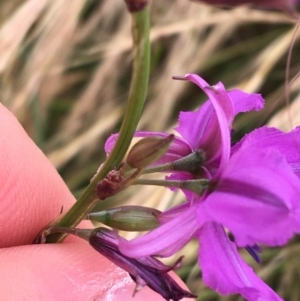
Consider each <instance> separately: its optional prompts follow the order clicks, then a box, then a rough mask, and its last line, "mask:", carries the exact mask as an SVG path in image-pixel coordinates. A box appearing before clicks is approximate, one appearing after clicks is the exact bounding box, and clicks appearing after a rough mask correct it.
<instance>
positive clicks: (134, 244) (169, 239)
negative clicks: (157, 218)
mask: <svg viewBox="0 0 300 301" xmlns="http://www.w3.org/2000/svg"><path fill="white" fill-rule="evenodd" d="M196 230H197V221H196V210H195V206H191V207H189V208H188V209H187V210H186V211H183V212H182V213H181V214H179V215H178V216H176V217H175V218H174V219H172V220H170V221H169V222H167V223H165V224H163V225H161V226H160V227H158V228H157V229H155V230H153V231H151V232H149V233H147V234H145V235H143V236H141V237H138V238H135V239H133V240H131V241H125V240H120V241H119V249H120V251H121V252H122V253H123V254H125V255H127V256H129V257H145V256H149V255H159V256H161V257H168V256H171V255H173V254H174V253H175V252H177V251H178V250H180V249H181V248H182V247H183V246H184V245H185V244H186V243H187V242H188V241H189V240H191V239H192V237H193V235H194V233H195V231H196Z"/></svg>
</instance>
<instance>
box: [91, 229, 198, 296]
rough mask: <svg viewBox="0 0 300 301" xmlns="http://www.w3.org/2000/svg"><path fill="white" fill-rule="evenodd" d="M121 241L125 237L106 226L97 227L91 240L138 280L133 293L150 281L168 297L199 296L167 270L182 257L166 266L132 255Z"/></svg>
mask: <svg viewBox="0 0 300 301" xmlns="http://www.w3.org/2000/svg"><path fill="white" fill-rule="evenodd" d="M120 241H126V240H125V239H124V238H122V237H120V236H118V235H117V234H116V233H115V232H113V231H111V230H109V229H106V228H96V229H94V230H93V231H92V232H91V234H90V236H89V243H90V245H91V246H92V247H93V248H94V249H95V250H97V251H98V252H99V253H100V254H102V255H103V256H105V257H106V258H107V259H109V260H110V261H112V262H113V263H115V264H116V265H118V266H119V267H121V268H122V269H124V270H125V271H127V272H128V273H129V275H130V276H131V278H132V279H133V280H134V281H135V282H136V288H135V291H134V294H135V293H136V292H137V291H139V290H140V289H141V288H142V287H144V286H145V285H147V286H148V287H150V288H151V289H152V290H154V291H156V292H157V293H159V294H160V295H161V296H162V297H163V298H164V299H166V300H173V301H179V300H181V299H182V298H184V297H186V298H196V297H197V296H195V295H193V294H191V293H190V292H188V291H185V290H184V289H182V288H181V287H180V286H179V285H178V284H177V283H176V282H175V281H174V280H173V278H172V277H171V276H170V275H169V274H168V272H169V271H170V270H172V269H174V268H176V267H178V266H179V265H180V263H181V260H182V257H181V258H179V259H178V260H177V261H176V263H175V264H174V266H172V267H169V266H166V265H164V264H163V263H161V262H160V261H158V260H157V259H155V258H152V257H150V256H148V257H141V258H136V259H135V258H130V257H127V256H125V255H124V254H122V253H121V252H120V251H119V248H118V243H119V242H120Z"/></svg>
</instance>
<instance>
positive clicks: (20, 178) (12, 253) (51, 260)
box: [0, 104, 191, 301]
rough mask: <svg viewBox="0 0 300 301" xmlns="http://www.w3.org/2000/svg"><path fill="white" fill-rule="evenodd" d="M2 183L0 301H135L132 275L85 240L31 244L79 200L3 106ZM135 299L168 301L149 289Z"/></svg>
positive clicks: (0, 122)
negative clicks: (51, 222) (47, 225)
mask: <svg viewBox="0 0 300 301" xmlns="http://www.w3.org/2000/svg"><path fill="white" fill-rule="evenodd" d="M0 183H1V186H0V187H1V189H0V212H1V214H0V267H1V268H0V280H1V281H0V292H1V293H0V295H1V300H3V301H6V300H8V301H14V300H18V301H19V300H30V301H35V300H38V301H48V300H49V301H50V300H55V301H56V300H60V301H68V300H70V301H71V300H72V301H77V300H78V301H79V300H80V301H92V300H93V301H96V300H97V301H100V300H103V301H104V300H105V301H110V300H114V301H118V300H120V301H121V300H122V301H124V300H125V301H127V300H131V299H132V293H133V290H134V287H135V283H134V282H133V281H132V280H131V278H130V277H129V276H128V274H127V273H126V272H125V271H123V270H122V269H120V268H119V267H117V266H115V265H114V264H112V263H111V262H109V261H108V260H107V259H106V258H104V257H102V256H101V255H100V254H99V253H97V252H96V251H95V250H94V249H93V248H92V247H90V246H89V245H88V243H86V242H85V241H83V240H81V239H79V238H75V237H68V238H67V240H66V241H65V242H64V243H60V244H45V245H32V244H31V243H32V241H33V239H34V238H35V236H36V235H37V233H38V232H39V231H40V230H41V229H42V227H44V226H45V225H46V224H48V223H49V222H50V221H52V220H53V219H54V218H56V217H57V216H58V215H59V213H60V211H61V208H63V210H64V211H66V210H67V209H68V208H70V206H71V205H72V204H73V203H74V201H75V199H74V197H73V196H72V194H71V192H70V191H69V190H68V188H67V186H66V185H65V184H64V182H63V180H62V179H61V178H60V176H59V175H58V173H57V171H56V170H55V168H54V167H53V166H52V164H51V163H50V162H49V161H48V159H47V158H46V157H45V155H44V154H43V153H42V152H41V150H39V148H38V147H37V146H36V145H35V144H34V143H33V142H32V140H31V139H30V138H29V137H28V135H27V134H26V132H25V131H24V130H23V128H22V127H21V125H20V124H19V123H18V121H17V120H16V118H15V117H14V116H13V115H12V114H11V113H10V112H9V111H8V110H7V109H6V108H4V107H3V106H2V105H1V104H0ZM86 226H88V225H87V224H86V223H85V224H81V227H86ZM173 276H174V274H173ZM174 277H176V276H174ZM177 279H178V278H177ZM178 281H179V280H178ZM181 285H182V286H183V287H184V285H183V284H182V283H181ZM132 300H133V301H142V300H143V301H144V300H150V301H162V300H164V299H163V298H162V297H161V296H160V295H158V294H157V293H155V292H153V291H152V290H150V289H149V288H148V287H145V288H143V289H142V290H141V291H139V292H138V293H137V294H136V296H135V297H134V298H133V299H132ZM185 300H187V299H185ZM189 300H191V299H189Z"/></svg>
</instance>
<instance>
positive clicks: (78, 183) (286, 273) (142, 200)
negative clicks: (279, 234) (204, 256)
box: [0, 0, 300, 301]
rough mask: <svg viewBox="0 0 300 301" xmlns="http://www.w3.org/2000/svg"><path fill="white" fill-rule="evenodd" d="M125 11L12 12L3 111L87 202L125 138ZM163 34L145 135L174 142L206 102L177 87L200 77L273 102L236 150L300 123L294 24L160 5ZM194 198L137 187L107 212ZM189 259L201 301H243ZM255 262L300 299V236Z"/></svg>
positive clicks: (24, 5)
mask: <svg viewBox="0 0 300 301" xmlns="http://www.w3.org/2000/svg"><path fill="white" fill-rule="evenodd" d="M123 2H124V1H122V0H113V1H112V0H111V1H100V0H72V1H61V0H27V1H24V0H23V1H22V0H2V1H1V2H0V101H1V102H2V103H3V104H4V105H5V106H6V107H8V108H9V109H10V110H11V111H12V112H13V113H14V114H15V115H16V117H17V118H18V120H19V121H20V122H21V124H22V125H23V127H24V128H25V130H26V131H27V132H28V134H29V135H30V137H31V138H32V139H33V140H34V141H35V143H36V144H37V145H38V146H39V147H40V148H41V149H42V150H43V151H44V153H45V154H46V155H47V156H48V158H49V159H50V160H51V162H52V163H53V164H54V166H55V167H56V168H57V170H58V171H59V173H60V174H61V176H62V177H63V179H64V180H65V182H66V183H67V185H68V187H69V188H70V190H71V191H72V192H73V193H74V195H75V196H76V197H78V196H79V195H80V192H81V191H82V189H84V188H85V187H86V185H87V184H88V183H89V180H90V178H91V177H92V176H93V175H94V174H95V172H96V170H97V169H98V167H99V165H100V164H101V163H102V162H103V160H104V158H105V152H104V150H103V145H104V142H105V140H106V139H107V138H108V137H109V135H110V134H111V133H114V132H117V131H118V129H119V126H120V122H121V120H122V113H123V108H124V106H125V104H126V100H127V96H128V90H129V84H130V77H131V62H132V53H131V35H130V25H131V20H130V16H129V14H128V12H127V10H126V7H125V4H124V3H123ZM151 25H152V31H151V45H152V63H151V75H150V86H149V92H148V98H147V103H146V107H145V110H144V114H143V117H142V119H141V122H140V125H139V129H142V130H152V131H155V130H156V131H166V132H172V129H173V127H174V126H175V125H176V122H177V117H178V114H179V112H180V111H186V110H193V109H196V108H197V107H198V106H199V105H200V104H201V102H203V101H204V100H205V98H204V95H203V93H202V92H201V91H200V90H199V89H198V88H197V87H196V86H194V85H193V84H191V83H187V82H182V81H174V80H172V76H174V75H184V74H186V73H190V72H194V73H198V74H200V75H201V76H202V77H203V78H204V79H206V81H208V82H209V83H210V84H215V83H217V82H218V81H222V82H223V83H224V85H225V86H226V87H227V89H232V88H240V89H243V90H245V91H247V92H257V93H261V94H262V95H263V97H264V98H265V100H266V105H265V109H264V110H262V111H261V112H259V113H250V114H244V115H241V116H238V118H237V119H236V122H235V125H234V129H235V131H236V132H235V137H234V139H236V140H237V139H239V138H241V137H242V136H243V134H244V133H246V132H248V131H251V130H252V129H254V128H255V127H258V126H262V125H264V124H270V125H272V126H277V127H279V128H281V129H282V130H285V131H287V130H289V129H291V128H293V127H295V126H296V125H298V124H300V116H299V113H298V112H299V109H300V99H299V98H300V94H299V89H300V85H299V84H300V80H299V78H295V80H293V78H294V77H295V76H296V74H297V72H299V70H300V65H299V63H300V57H299V51H300V45H299V36H300V31H299V30H298V31H296V30H295V26H296V21H295V19H294V18H293V17H292V16H290V15H288V14H287V13H285V12H281V11H269V10H256V9H252V8H250V7H247V6H244V7H239V8H235V9H230V10H229V9H226V10H224V9H223V10H221V9H218V8H214V7H211V6H208V5H204V4H200V3H194V2H189V1H187V0H173V1H169V0H165V1H158V0H157V1H155V0H153V1H152V2H151ZM293 36H294V40H295V43H294V44H293V45H292V39H293ZM290 49H292V51H293V54H294V55H292V58H291V63H290V71H289V77H288V78H287V76H286V66H287V54H288V52H289V51H290ZM286 80H288V82H289V85H286ZM286 90H288V91H289V93H288V95H287V93H286V92H285V91H286ZM182 200H183V197H182V195H181V194H179V193H178V194H175V195H174V193H170V191H168V190H167V189H164V188H156V187H134V188H130V189H127V190H126V191H124V192H122V193H121V194H118V195H116V196H115V197H114V198H111V199H108V200H106V201H104V202H101V203H100V204H99V206H98V210H100V209H105V208H108V207H113V206H117V205H121V204H122V205H123V204H140V205H144V206H150V207H155V208H158V209H160V210H165V209H167V208H169V207H170V206H173V205H175V204H178V203H179V202H181V201H182ZM135 235H136V233H128V234H126V236H127V238H132V237H134V236H135ZM181 254H184V255H185V259H184V262H183V266H182V268H180V269H179V270H178V271H177V272H178V274H179V275H180V276H181V277H182V278H183V279H184V281H185V282H186V283H187V285H188V286H189V288H190V289H191V291H192V292H193V293H195V294H198V296H199V298H198V300H201V301H202V300H203V301H204V300H207V301H208V300H209V301H215V300H222V301H225V300H226V301H229V300H232V301H233V300H243V299H242V298H241V297H237V296H230V297H224V296H218V295H217V294H216V293H214V292H213V291H211V290H209V289H207V288H206V287H205V285H204V284H203V283H202V281H201V271H200V270H199V266H198V263H197V244H196V243H195V242H191V243H190V244H189V245H188V246H187V247H186V248H185V249H184V250H182V251H181ZM244 258H245V259H246V260H247V261H248V262H249V264H250V265H252V266H253V267H254V269H255V270H256V271H257V272H258V274H259V275H260V276H261V277H262V278H263V279H264V280H266V281H267V283H269V285H270V286H271V287H273V288H274V290H276V291H278V292H279V294H280V295H281V296H282V297H284V299H285V300H286V301H299V300H300V286H299V279H300V239H299V238H296V239H294V240H293V241H291V242H290V243H289V245H288V246H286V247H284V248H281V249H279V248H278V249H276V248H273V249H268V248H264V252H263V253H262V259H263V264H262V265H258V264H256V263H255V262H254V260H253V259H252V258H250V256H249V255H247V254H246V253H245V254H244Z"/></svg>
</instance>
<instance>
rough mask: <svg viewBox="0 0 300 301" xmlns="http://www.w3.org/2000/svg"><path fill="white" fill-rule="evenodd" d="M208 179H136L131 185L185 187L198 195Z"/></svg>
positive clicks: (201, 192) (203, 189) (205, 186)
mask: <svg viewBox="0 0 300 301" xmlns="http://www.w3.org/2000/svg"><path fill="white" fill-rule="evenodd" d="M209 182H210V180H208V179H196V180H152V179H137V180H135V181H134V182H133V183H132V184H133V185H154V186H164V187H176V188H180V189H187V190H190V191H193V192H195V193H197V194H199V195H202V194H203V192H204V191H205V189H206V188H207V187H208V185H209Z"/></svg>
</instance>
